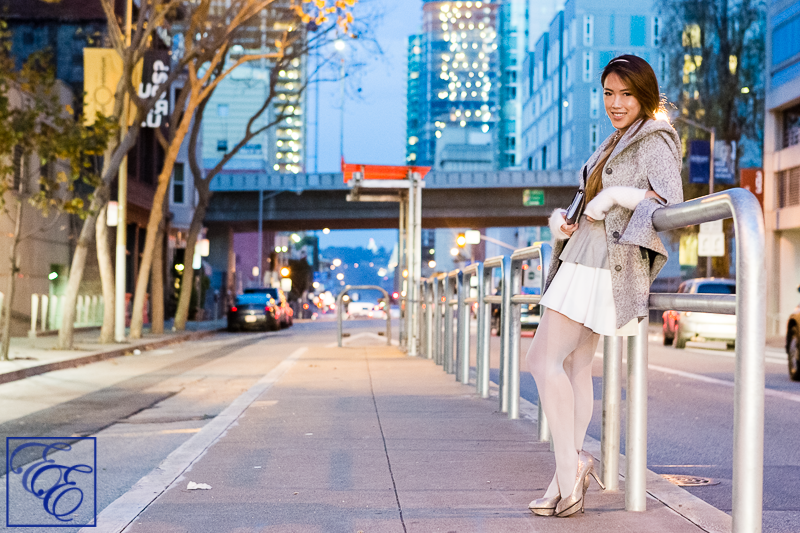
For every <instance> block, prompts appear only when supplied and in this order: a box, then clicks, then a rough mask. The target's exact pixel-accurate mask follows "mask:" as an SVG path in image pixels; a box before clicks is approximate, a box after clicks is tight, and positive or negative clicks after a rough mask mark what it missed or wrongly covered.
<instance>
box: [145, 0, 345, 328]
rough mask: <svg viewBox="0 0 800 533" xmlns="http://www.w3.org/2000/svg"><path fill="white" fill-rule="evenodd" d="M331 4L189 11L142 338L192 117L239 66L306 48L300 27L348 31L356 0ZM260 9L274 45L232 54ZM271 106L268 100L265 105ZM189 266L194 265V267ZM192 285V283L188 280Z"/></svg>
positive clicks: (271, 1) (150, 232)
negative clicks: (274, 31) (273, 30)
mask: <svg viewBox="0 0 800 533" xmlns="http://www.w3.org/2000/svg"><path fill="white" fill-rule="evenodd" d="M327 4H328V2H326V0H317V1H316V2H315V3H309V2H304V1H302V0H293V1H291V2H289V3H288V6H289V8H290V9H288V10H287V9H284V7H285V6H286V5H287V4H284V3H283V2H279V1H278V0H234V1H232V2H231V4H230V7H228V8H226V9H225V10H223V11H221V12H219V13H215V12H211V11H210V9H209V7H210V0H201V1H200V2H199V3H198V4H197V7H196V8H195V10H194V11H193V12H192V13H191V15H189V16H187V17H186V18H185V26H184V29H183V30H182V31H183V35H184V42H185V43H186V49H187V52H189V51H191V52H192V54H193V58H192V60H191V61H189V62H187V72H186V76H185V78H184V85H183V87H182V89H181V91H180V93H179V96H178V98H177V99H176V104H175V109H174V110H173V113H172V119H171V120H170V125H169V130H168V132H167V135H166V136H163V135H162V134H161V133H160V132H159V135H160V136H161V137H160V141H161V143H162V145H163V146H164V148H165V159H164V166H163V167H162V170H161V173H160V174H159V177H158V186H157V189H156V194H155V198H154V200H153V207H152V209H151V211H150V219H149V221H148V225H147V238H146V240H145V246H144V251H143V253H142V260H141V265H140V267H139V276H138V279H137V281H136V289H135V294H134V299H133V310H132V313H131V329H130V337H131V338H134V339H135V338H140V337H141V335H142V327H143V318H144V303H145V296H146V294H147V284H148V280H149V278H150V269H151V266H152V262H153V252H154V248H155V245H156V238H157V235H158V228H159V225H160V224H161V220H162V217H163V210H162V208H163V202H164V200H165V197H166V193H167V188H168V186H169V182H170V179H171V176H172V170H173V167H174V164H175V160H176V159H177V156H178V152H179V150H180V147H181V144H182V143H183V141H184V139H185V138H186V135H187V134H188V132H189V129H190V127H191V126H192V124H193V121H194V123H199V121H195V120H194V119H195V114H196V112H197V110H198V109H199V108H200V106H201V105H203V103H204V102H206V101H207V100H208V98H209V97H210V96H211V94H212V93H213V91H214V89H215V88H216V87H217V86H218V85H219V83H220V82H222V80H224V79H225V78H226V77H227V76H228V75H230V73H231V72H233V71H234V70H235V69H236V68H238V67H240V66H241V65H244V64H246V63H249V62H251V61H261V60H266V61H270V62H272V63H273V64H282V63H283V62H285V61H286V59H287V58H290V57H291V58H293V57H297V56H296V54H297V51H296V50H295V47H299V49H300V50H302V49H303V47H304V46H306V45H305V44H304V42H303V38H304V32H303V31H301V26H303V25H305V24H310V23H311V22H313V23H314V24H316V25H318V24H324V23H326V22H328V21H329V19H333V20H334V21H335V24H336V25H337V26H338V27H340V28H342V29H343V30H344V32H346V30H347V27H348V26H349V24H350V22H351V21H352V15H351V14H350V13H349V12H348V8H349V6H352V5H353V4H355V0H346V1H345V0H336V1H335V2H333V3H332V4H331V5H327ZM307 9H310V10H311V12H308V11H307ZM262 12H264V13H265V14H267V16H268V17H270V16H272V17H273V20H272V22H275V19H274V17H275V16H276V15H278V14H280V16H281V19H280V22H281V23H282V25H283V27H284V28H285V29H284V30H283V31H282V33H281V35H280V36H279V37H278V38H277V39H276V41H275V42H274V43H273V45H272V46H271V47H270V48H271V49H270V50H267V51H264V50H263V48H262V51H261V52H253V53H244V54H241V55H239V56H238V57H235V58H229V51H230V49H231V47H232V46H233V44H235V42H236V40H237V38H238V37H239V36H240V35H241V33H242V32H243V31H245V30H246V29H247V27H248V25H251V24H253V19H254V17H257V16H259V15H260V14H261V13H262ZM257 27H258V26H257ZM273 75H274V76H275V77H276V78H277V77H278V75H279V74H278V71H276V70H275V69H273ZM268 107H269V106H268V105H267V104H265V106H264V110H266V109H268ZM253 123H255V121H253ZM251 127H252V124H251ZM196 239H197V235H196V234H195V236H194V240H195V241H196ZM190 241H191V236H190ZM193 244H194V243H193V242H192V244H191V245H192V246H193ZM186 253H187V261H191V256H188V253H189V252H188V251H187V252H186ZM185 270H190V268H186V269H185ZM190 287H191V284H189V288H190Z"/></svg>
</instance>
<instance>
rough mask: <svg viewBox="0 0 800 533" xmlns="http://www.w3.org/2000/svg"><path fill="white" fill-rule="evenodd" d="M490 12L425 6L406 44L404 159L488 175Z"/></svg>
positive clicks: (493, 75)
mask: <svg viewBox="0 0 800 533" xmlns="http://www.w3.org/2000/svg"><path fill="white" fill-rule="evenodd" d="M497 8H498V4H497V3H493V2H481V1H478V2H472V1H469V2H462V1H457V2H452V1H449V2H440V1H435V2H425V3H424V4H423V15H422V17H423V20H422V33H421V34H420V35H415V36H412V37H411V38H410V39H409V53H408V94H407V101H408V109H407V128H408V130H407V148H406V161H407V162H408V163H413V164H417V165H428V166H433V167H435V168H436V169H438V170H447V169H451V170H456V169H459V170H479V169H480V170H490V169H492V168H494V167H495V166H496V163H495V161H494V157H495V153H496V151H495V147H496V131H495V129H496V124H497V122H498V120H499V116H498V109H499V108H498V75H497V72H498V43H497Z"/></svg>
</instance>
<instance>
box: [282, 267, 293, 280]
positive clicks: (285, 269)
mask: <svg viewBox="0 0 800 533" xmlns="http://www.w3.org/2000/svg"><path fill="white" fill-rule="evenodd" d="M290 273H291V271H290V270H289V267H283V268H282V269H281V276H282V277H284V278H288V277H289V274H290Z"/></svg>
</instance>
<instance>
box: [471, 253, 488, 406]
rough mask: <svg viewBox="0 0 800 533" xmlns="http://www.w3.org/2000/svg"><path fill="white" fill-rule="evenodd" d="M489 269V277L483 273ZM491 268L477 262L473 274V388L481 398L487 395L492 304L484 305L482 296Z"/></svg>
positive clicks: (486, 290) (484, 294) (484, 293)
mask: <svg viewBox="0 0 800 533" xmlns="http://www.w3.org/2000/svg"><path fill="white" fill-rule="evenodd" d="M486 270H488V271H489V277H488V278H487V277H486V275H485V272H486ZM491 272H492V269H491V268H488V269H485V270H484V266H483V263H478V269H477V271H476V272H475V276H477V277H478V310H477V314H478V342H477V346H476V348H475V370H476V373H475V389H476V391H477V393H478V394H480V395H481V398H488V397H489V341H490V340H491V339H490V337H491V334H492V330H491V327H492V325H491V322H492V320H491V313H492V306H491V305H488V306H487V305H486V301H485V300H484V298H485V297H486V294H487V292H488V290H489V287H490V284H491V279H492V278H491ZM487 280H488V281H487Z"/></svg>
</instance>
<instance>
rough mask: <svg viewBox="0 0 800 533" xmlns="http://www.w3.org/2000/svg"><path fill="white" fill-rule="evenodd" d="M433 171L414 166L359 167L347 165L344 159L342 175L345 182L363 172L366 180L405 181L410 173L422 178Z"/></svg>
mask: <svg viewBox="0 0 800 533" xmlns="http://www.w3.org/2000/svg"><path fill="white" fill-rule="evenodd" d="M430 170H431V167H414V166H392V165H359V164H357V163H345V162H344V159H342V174H344V182H345V183H347V182H348V181H350V180H351V179H353V172H361V174H362V175H363V176H364V179H365V180H404V179H407V178H408V173H409V172H412V173H415V174H419V175H420V178H423V179H424V178H425V175H426V174H427V173H428V172H429V171H430Z"/></svg>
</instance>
